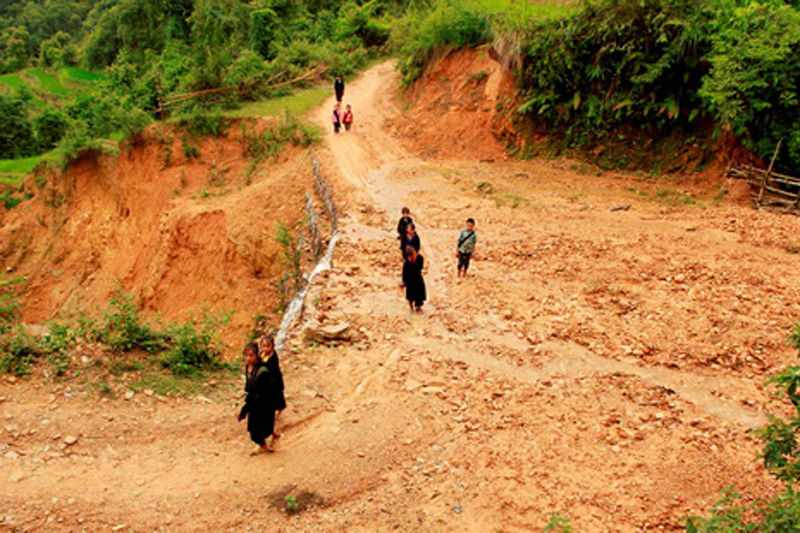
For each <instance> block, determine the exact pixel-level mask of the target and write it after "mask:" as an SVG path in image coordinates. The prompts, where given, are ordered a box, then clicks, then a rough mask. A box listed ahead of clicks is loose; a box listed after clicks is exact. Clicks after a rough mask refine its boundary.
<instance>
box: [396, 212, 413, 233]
mask: <svg viewBox="0 0 800 533" xmlns="http://www.w3.org/2000/svg"><path fill="white" fill-rule="evenodd" d="M413 223H414V219H413V218H411V210H410V209H409V208H407V207H404V208H403V210H402V211H401V216H400V220H399V221H397V240H398V241H402V240H403V237H405V236H406V230H407V229H408V226H409V224H413Z"/></svg>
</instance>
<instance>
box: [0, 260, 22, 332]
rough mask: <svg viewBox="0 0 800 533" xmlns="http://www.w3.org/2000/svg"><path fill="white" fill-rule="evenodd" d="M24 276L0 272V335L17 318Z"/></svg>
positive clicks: (9, 328)
mask: <svg viewBox="0 0 800 533" xmlns="http://www.w3.org/2000/svg"><path fill="white" fill-rule="evenodd" d="M24 282H25V278H10V279H8V278H6V277H5V276H4V275H1V274H0V335H3V334H5V333H8V332H9V331H11V328H12V326H13V324H14V323H16V321H17V320H18V318H19V305H20V304H19V291H20V286H21V285H22V283H24Z"/></svg>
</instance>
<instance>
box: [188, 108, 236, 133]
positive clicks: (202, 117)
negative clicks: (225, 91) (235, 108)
mask: <svg viewBox="0 0 800 533" xmlns="http://www.w3.org/2000/svg"><path fill="white" fill-rule="evenodd" d="M177 122H178V125H179V126H181V127H182V128H185V129H186V130H187V131H189V133H191V134H192V135H193V136H196V137H220V136H222V135H224V133H225V129H226V127H227V125H228V120H227V119H226V118H225V117H224V116H223V115H222V113H220V112H219V111H204V110H196V111H194V112H192V113H190V114H188V115H183V116H181V117H179V118H178V120H177Z"/></svg>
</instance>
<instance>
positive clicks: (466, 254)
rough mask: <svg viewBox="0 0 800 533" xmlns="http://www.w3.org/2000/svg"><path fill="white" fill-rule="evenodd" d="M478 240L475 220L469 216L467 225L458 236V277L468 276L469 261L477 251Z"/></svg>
mask: <svg viewBox="0 0 800 533" xmlns="http://www.w3.org/2000/svg"><path fill="white" fill-rule="evenodd" d="M477 242H478V236H477V234H476V233H475V220H474V219H471V218H468V219H467V227H466V228H464V229H463V230H461V234H460V235H459V237H458V247H457V248H456V257H458V277H460V278H465V277H467V270H469V262H470V260H471V259H472V254H473V253H475V244H476V243H477Z"/></svg>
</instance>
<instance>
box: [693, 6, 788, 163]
mask: <svg viewBox="0 0 800 533" xmlns="http://www.w3.org/2000/svg"><path fill="white" fill-rule="evenodd" d="M712 28H713V31H712V32H711V34H712V37H711V42H712V43H713V46H712V49H711V52H710V53H709V55H708V61H709V62H710V64H711V68H710V71H709V73H708V75H707V76H706V77H705V79H704V80H703V86H702V88H701V89H700V94H701V95H702V96H703V98H704V99H705V102H706V105H707V107H708V108H709V110H710V111H711V112H713V113H714V114H715V115H716V117H717V120H718V121H719V127H720V128H721V129H722V130H723V131H727V132H732V133H734V134H735V135H736V136H737V137H739V138H741V139H743V140H744V142H745V144H746V145H747V146H749V147H751V148H754V149H755V150H757V151H758V152H759V153H760V154H761V156H762V157H764V158H768V157H770V156H771V155H772V152H773V150H774V149H775V145H776V143H777V142H778V140H780V139H783V141H784V146H785V147H786V148H788V150H785V151H784V152H783V153H781V154H779V155H780V156H781V161H780V162H781V163H782V164H784V165H787V166H789V165H792V166H797V165H798V164H800V12H799V11H798V10H797V9H796V7H792V6H790V5H786V4H783V3H778V2H775V3H770V2H765V3H759V2H755V1H750V2H744V5H738V6H728V8H727V9H718V10H717V11H716V13H715V17H714V19H713V25H712Z"/></svg>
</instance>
